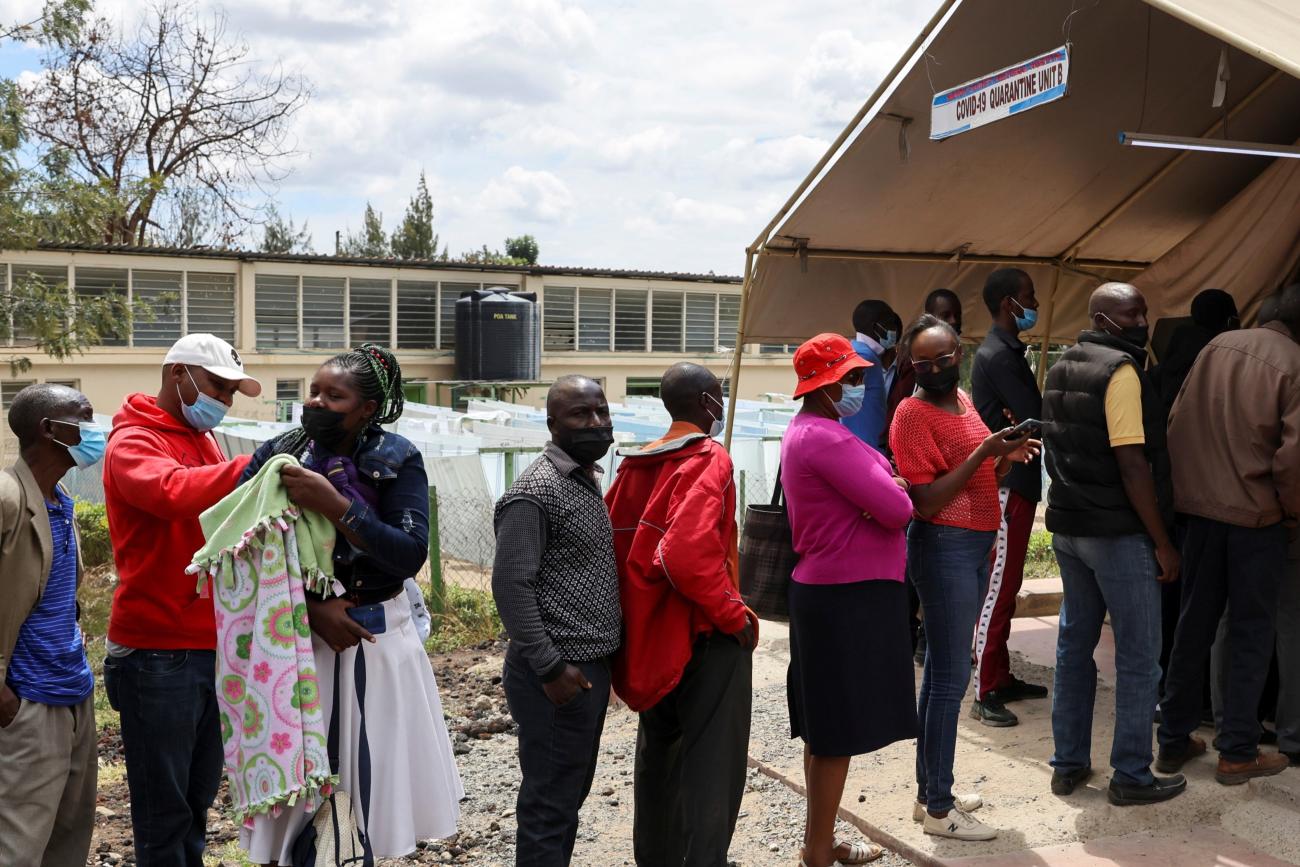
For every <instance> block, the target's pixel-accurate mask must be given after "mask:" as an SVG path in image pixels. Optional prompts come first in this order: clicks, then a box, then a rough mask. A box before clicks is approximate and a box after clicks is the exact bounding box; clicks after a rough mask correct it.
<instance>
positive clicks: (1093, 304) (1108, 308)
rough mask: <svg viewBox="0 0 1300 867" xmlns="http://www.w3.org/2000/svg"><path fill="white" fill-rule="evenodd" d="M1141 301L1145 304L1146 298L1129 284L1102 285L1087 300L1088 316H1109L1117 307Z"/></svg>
mask: <svg viewBox="0 0 1300 867" xmlns="http://www.w3.org/2000/svg"><path fill="white" fill-rule="evenodd" d="M1134 301H1141V302H1142V303H1143V304H1144V305H1145V304H1146V298H1145V297H1143V295H1142V293H1141V292H1139V291H1138V288H1137V287H1136V286H1134V285H1133V284H1131V283H1103V284H1101V285H1100V286H1098V287H1097V288H1096V289H1094V290H1093V292H1092V297H1091V298H1089V299H1088V315H1089V316H1092V317H1095V316H1097V314H1099V313H1104V314H1107V315H1109V314H1110V313H1112V312H1113V311H1114V310H1116V309H1117V308H1119V307H1123V306H1125V305H1128V304H1132V303H1134Z"/></svg>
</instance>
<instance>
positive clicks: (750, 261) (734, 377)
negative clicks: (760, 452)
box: [722, 247, 754, 451]
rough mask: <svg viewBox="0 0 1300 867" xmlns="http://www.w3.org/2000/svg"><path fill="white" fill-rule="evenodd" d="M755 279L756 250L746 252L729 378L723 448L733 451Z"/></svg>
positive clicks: (751, 249) (751, 248)
mask: <svg viewBox="0 0 1300 867" xmlns="http://www.w3.org/2000/svg"><path fill="white" fill-rule="evenodd" d="M753 279H754V248H753V247H750V248H749V249H747V250H745V280H744V282H743V283H741V284H740V319H739V320H737V322H736V346H735V348H734V349H732V350H731V373H730V375H729V376H728V380H729V382H728V386H729V390H730V394H728V395H727V430H726V433H725V434H723V437H722V447H723V448H725V449H726V450H727V451H731V429H732V427H734V426H735V424H736V397H737V395H739V394H740V361H741V358H742V356H743V355H744V353H745V308H747V307H748V306H749V288H750V285H751V284H752V282H753Z"/></svg>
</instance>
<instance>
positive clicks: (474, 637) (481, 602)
mask: <svg viewBox="0 0 1300 867" xmlns="http://www.w3.org/2000/svg"><path fill="white" fill-rule="evenodd" d="M443 600H444V605H443V613H442V614H441V615H438V614H434V623H433V634H432V635H430V636H429V639H428V641H426V642H425V643H424V648H425V650H427V651H429V652H430V653H447V652H448V651H451V650H455V649H456V648H458V647H467V646H469V645H473V644H478V643H480V642H482V641H488V640H491V639H493V638H496V637H497V636H498V635H500V634H501V630H502V628H503V627H502V626H501V618H500V616H498V614H497V606H496V602H495V601H494V600H493V599H492V594H491V593H485V592H483V591H482V590H468V589H466V588H464V587H457V586H456V585H455V584H448V585H447V586H446V588H445V590H444V591H443ZM429 610H430V611H431V612H436V611H437V610H438V609H437V607H436V606H434V605H433V604H430V605H429Z"/></svg>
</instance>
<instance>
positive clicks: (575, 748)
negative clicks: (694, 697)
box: [502, 651, 609, 867]
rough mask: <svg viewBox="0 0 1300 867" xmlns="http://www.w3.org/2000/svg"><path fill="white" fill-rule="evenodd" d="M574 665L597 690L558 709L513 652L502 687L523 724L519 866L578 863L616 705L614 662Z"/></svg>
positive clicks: (557, 866) (518, 802)
mask: <svg viewBox="0 0 1300 867" xmlns="http://www.w3.org/2000/svg"><path fill="white" fill-rule="evenodd" d="M573 665H576V666H577V667H578V668H580V669H582V673H583V674H584V675H585V676H586V678H587V680H588V681H590V682H591V689H584V690H582V691H581V692H579V693H578V695H577V696H576V697H575V698H573V699H572V700H571V701H570V702H568V703H567V704H564V705H561V706H559V707H556V706H555V705H553V704H551V700H550V699H549V698H547V697H546V692H545V691H544V690H543V689H542V681H541V678H539V677H538V676H537V675H536V674H534V673H533V671H532V670H531V669H530V668H529V667H528V663H527V662H525V661H524V660H523V658H522V657H520V656H519V655H517V654H515V653H512V652H509V651H507V653H506V665H505V673H504V676H503V677H502V686H503V687H504V688H505V693H506V702H507V704H509V706H510V715H511V716H512V717H514V720H515V722H516V723H518V724H519V769H520V771H521V772H522V774H523V780H522V782H521V783H520V784H519V797H518V799H517V800H516V801H515V819H516V821H517V822H518V825H519V832H518V834H517V835H516V838H515V864H516V865H517V867H565V865H567V864H568V863H569V862H570V861H571V860H572V858H573V844H574V841H575V840H576V839H577V836H578V810H579V809H580V808H581V807H582V802H583V801H585V800H586V799H587V793H588V792H590V791H591V781H592V779H594V778H595V776H596V758H597V755H598V753H599V752H600V734H601V730H602V729H603V728H604V727H605V711H606V710H607V709H608V707H609V663H608V662H607V661H606V660H597V661H595V662H575V663H573Z"/></svg>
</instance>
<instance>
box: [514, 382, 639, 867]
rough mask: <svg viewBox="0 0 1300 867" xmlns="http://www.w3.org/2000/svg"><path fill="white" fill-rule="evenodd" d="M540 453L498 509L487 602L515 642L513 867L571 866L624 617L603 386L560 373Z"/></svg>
mask: <svg viewBox="0 0 1300 867" xmlns="http://www.w3.org/2000/svg"><path fill="white" fill-rule="evenodd" d="M546 423H547V426H548V427H549V428H550V431H551V441H550V442H549V443H547V445H546V450H545V451H544V452H543V453H542V456H541V457H540V458H538V459H537V460H536V461H534V462H533V464H532V465H531V466H529V467H528V469H526V470H524V472H523V473H522V474H521V475H520V476H519V479H518V481H516V482H515V484H514V485H512V486H511V488H510V490H508V491H506V493H505V495H504V496H502V498H501V500H500V501H499V502H498V503H497V507H496V534H497V553H496V561H495V562H494V564H493V567H492V595H493V596H494V597H495V598H496V603H497V610H498V611H499V612H500V614H501V622H502V623H503V624H504V625H505V628H506V632H507V633H508V634H509V636H510V647H509V649H508V650H507V652H506V664H505V672H504V675H503V684H502V685H503V686H504V688H505V693H506V701H507V702H508V703H509V705H510V714H511V715H512V716H513V717H514V719H515V722H516V723H518V725H519V766H520V770H521V771H522V773H523V781H522V783H521V784H520V786H519V797H518V800H517V803H516V805H515V818H516V821H517V822H518V826H519V831H518V835H517V837H516V843H515V852H516V854H515V864H516V865H519V867H523V865H530V867H534V865H536V867H552V865H567V864H568V863H569V861H570V860H571V858H572V856H573V844H574V840H575V838H576V837H577V833H578V810H579V808H581V806H582V802H583V801H584V800H586V797H587V793H588V792H589V791H590V790H591V781H592V779H593V778H594V776H595V773H596V757H597V753H598V752H599V750H600V735H601V729H602V728H603V727H604V724H605V709H606V707H607V706H608V703H609V685H610V670H609V657H610V656H611V655H612V654H613V653H614V651H615V650H617V649H618V646H619V639H620V632H621V623H622V616H621V613H620V610H619V600H618V571H617V566H616V564H615V561H614V539H613V530H612V529H611V527H610V522H609V513H608V512H607V511H606V510H605V502H604V500H603V499H602V498H601V494H600V485H599V483H598V482H597V473H599V472H600V468H599V467H597V466H596V462H597V461H598V460H600V459H601V458H602V457H604V456H605V453H606V452H607V451H608V450H609V447H610V445H611V444H612V443H613V441H614V429H613V425H612V424H611V423H610V419H609V405H608V403H607V402H606V400H605V394H604V392H603V391H601V388H600V386H599V385H598V384H597V383H595V382H594V381H592V380H591V379H588V378H587V377H585V376H566V377H562V378H561V379H559V380H557V381H556V382H555V384H554V385H553V386H551V390H550V392H549V393H548V394H547V396H546Z"/></svg>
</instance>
